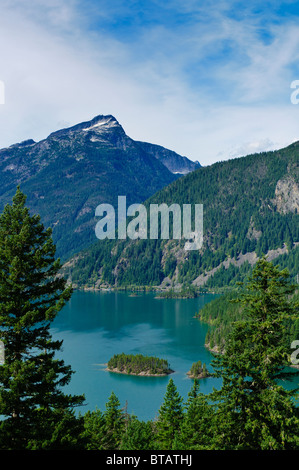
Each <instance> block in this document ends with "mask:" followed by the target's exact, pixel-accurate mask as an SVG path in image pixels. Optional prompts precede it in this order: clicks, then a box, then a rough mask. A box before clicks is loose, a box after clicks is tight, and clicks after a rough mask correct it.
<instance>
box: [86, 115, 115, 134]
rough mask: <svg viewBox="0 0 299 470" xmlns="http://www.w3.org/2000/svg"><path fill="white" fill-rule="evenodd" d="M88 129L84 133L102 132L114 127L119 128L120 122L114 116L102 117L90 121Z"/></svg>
mask: <svg viewBox="0 0 299 470" xmlns="http://www.w3.org/2000/svg"><path fill="white" fill-rule="evenodd" d="M88 124H90V125H89V126H88V127H85V128H83V129H82V130H83V131H90V130H100V131H101V130H102V128H105V129H107V128H108V129H110V128H112V127H119V123H118V121H117V120H116V119H115V118H114V117H113V116H101V117H99V118H94V119H93V120H92V121H90V122H89V123H88Z"/></svg>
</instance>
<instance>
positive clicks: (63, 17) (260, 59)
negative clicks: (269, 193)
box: [0, 0, 299, 166]
mask: <svg viewBox="0 0 299 470" xmlns="http://www.w3.org/2000/svg"><path fill="white" fill-rule="evenodd" d="M298 20H299V1H291V0H289V1H279V0H274V1H268V0H264V1H263V2H261V1H260V0H259V1H257V0H252V1H250V2H248V1H237V0H220V1H212V0H184V1H179V0H169V1H168V0H163V1H162V0H140V1H138V0H84V1H83V0H51V1H49V0H48V1H44V0H31V1H30V2H28V1H25V0H0V129H1V131H0V148H4V147H8V146H10V145H12V144H14V143H17V142H21V141H23V140H27V139H31V138H32V139H34V140H35V141H40V140H42V139H45V138H46V137H47V136H48V135H49V134H50V133H51V132H54V131H56V130H58V129H61V128H65V127H70V126H72V125H75V124H77V123H79V122H83V121H88V120H90V119H92V118H93V117H95V116H97V115H101V114H104V115H105V114H112V115H113V116H114V117H115V118H116V119H117V120H118V121H119V123H120V124H121V125H122V126H123V128H124V130H125V132H126V133H127V135H129V136H130V137H131V138H133V139H135V140H141V141H145V142H151V143H155V144H158V145H162V146H164V147H166V148H169V149H170V150H174V151H176V152H177V153H179V154H181V155H184V156H187V157H188V158H190V159H191V160H198V161H199V162H200V163H201V164H202V165H204V166H206V165H210V164H212V163H214V162H216V161H220V160H227V159H230V158H235V157H239V156H243V155H248V154H250V153H255V152H262V151H265V150H274V149H278V148H282V147H285V146H287V145H289V144H291V143H292V142H294V141H297V140H299V104H298V101H299V21H298ZM296 81H298V82H296ZM292 86H293V87H295V88H292ZM297 89H298V95H297V94H296V90H297Z"/></svg>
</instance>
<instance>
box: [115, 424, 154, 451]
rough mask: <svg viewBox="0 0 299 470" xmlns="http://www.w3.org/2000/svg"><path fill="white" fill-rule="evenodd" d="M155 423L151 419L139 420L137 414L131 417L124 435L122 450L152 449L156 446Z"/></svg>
mask: <svg viewBox="0 0 299 470" xmlns="http://www.w3.org/2000/svg"><path fill="white" fill-rule="evenodd" d="M153 428H154V425H153V423H152V422H151V421H147V422H144V421H139V420H138V419H137V418H136V417H135V416H133V417H132V418H130V419H129V422H128V425H127V427H126V430H125V432H124V433H123V435H122V440H121V444H120V450H151V449H153V448H154V432H153Z"/></svg>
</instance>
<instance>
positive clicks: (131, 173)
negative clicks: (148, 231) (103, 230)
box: [0, 115, 198, 259]
mask: <svg viewBox="0 0 299 470" xmlns="http://www.w3.org/2000/svg"><path fill="white" fill-rule="evenodd" d="M153 152H154V155H153ZM173 153H174V152H171V151H168V150H167V149H164V148H163V147H160V146H155V145H153V144H151V152H150V153H148V152H147V151H146V149H144V148H143V147H142V146H141V144H140V143H137V142H135V141H134V140H132V139H131V138H130V137H128V136H127V135H126V133H125V131H124V129H123V128H122V126H121V125H120V124H119V122H118V121H117V120H116V119H115V118H114V117H113V116H110V115H108V116H101V115H100V116H97V117H95V118H94V119H92V120H91V121H87V122H82V123H80V124H77V125H75V126H72V127H70V128H67V129H61V130H59V131H56V132H53V133H52V134H50V135H49V136H48V137H47V138H46V139H44V140H42V141H40V142H34V141H33V140H27V141H25V142H22V143H20V144H15V145H12V146H10V147H9V148H5V149H2V150H0V205H1V207H2V208H3V207H4V205H5V204H6V203H8V202H10V201H11V199H12V196H13V195H14V194H15V191H16V186H17V185H18V184H20V187H21V190H22V191H23V192H24V193H25V194H26V195H27V204H28V207H29V208H30V209H31V211H32V212H34V213H38V214H40V216H41V218H42V221H43V223H44V225H45V226H46V227H52V228H53V239H54V242H55V244H56V246H57V254H58V255H59V256H60V257H62V258H63V259H67V258H68V257H69V256H71V255H72V254H73V253H76V252H78V251H80V250H82V249H83V248H85V247H86V246H88V245H90V244H91V243H93V242H94V241H95V240H96V237H95V234H94V225H95V217H94V214H95V209H96V207H97V206H98V204H101V203H110V204H115V203H116V202H117V197H118V195H124V196H126V197H127V200H128V203H130V204H132V203H138V202H142V201H143V200H145V199H147V198H148V197H150V196H151V195H152V194H154V193H155V192H157V191H158V190H159V189H161V188H162V187H164V186H166V185H167V184H169V183H171V182H172V181H174V180H175V179H177V178H178V177H179V176H180V175H179V174H175V173H178V171H182V173H185V172H188V171H191V170H192V169H194V168H195V167H196V166H197V167H198V165H196V164H195V163H194V162H191V161H190V160H188V159H186V158H185V157H180V156H179V155H177V154H175V156H176V162H175V163H176V166H173V167H172V171H170V170H169V169H168V168H167V166H165V165H164V163H163V162H162V161H160V159H161V160H165V158H166V157H167V158H166V160H167V161H168V159H169V158H168V155H172V154H173ZM167 161H166V163H167ZM176 170H177V171H176Z"/></svg>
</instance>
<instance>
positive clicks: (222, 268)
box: [65, 142, 299, 289]
mask: <svg viewBox="0 0 299 470" xmlns="http://www.w3.org/2000/svg"><path fill="white" fill-rule="evenodd" d="M298 187H299V143H298V142H297V143H294V144H292V145H290V146H289V147H287V148H284V149H282V150H279V151H274V152H265V153H260V154H254V155H249V156H246V157H242V158H236V159H232V160H229V161H224V162H219V163H215V164H213V165H211V166H209V167H204V168H201V169H199V170H195V171H193V172H192V173H189V174H188V175H186V176H184V177H182V178H180V179H178V180H177V181H175V182H173V183H172V184H170V185H169V186H167V187H165V188H164V189H162V190H160V191H159V192H158V193H156V194H155V195H154V196H152V197H151V198H150V199H148V200H147V202H146V206H147V207H148V206H149V204H151V203H152V204H153V203H156V204H161V203H165V204H167V205H168V206H170V205H171V204H173V203H177V204H180V205H181V206H182V205H183V204H193V205H194V204H203V212H204V217H203V221H204V233H203V235H204V243H203V246H202V248H201V249H200V250H193V251H185V250H184V243H185V242H184V241H183V240H179V241H177V240H160V239H158V240H149V239H145V240H134V241H133V240H129V239H127V240H102V241H98V242H97V243H95V245H94V246H93V247H92V248H90V249H88V250H86V251H84V252H82V253H80V254H78V255H77V256H76V258H73V259H71V260H70V261H69V262H68V263H67V265H66V266H65V272H66V273H67V274H68V275H69V278H70V279H71V280H72V281H73V283H74V284H75V285H78V286H89V287H101V286H102V287H103V286H107V285H110V286H130V285H139V286H160V287H167V286H168V287H171V286H175V287H176V288H178V289H179V288H181V287H182V286H184V285H186V284H189V285H191V284H193V286H196V287H198V288H200V289H204V288H207V287H209V288H211V289H215V288H222V287H226V285H228V284H231V285H232V284H234V282H235V281H236V280H238V279H240V278H242V277H244V276H245V275H246V273H248V271H249V270H250V268H251V266H252V265H253V264H254V263H255V262H256V260H257V257H259V256H260V255H261V254H262V253H264V254H269V256H270V258H271V259H275V258H276V257H277V256H280V255H284V254H286V256H289V253H290V252H291V251H292V250H294V249H296V248H295V247H296V246H297V245H298V243H299V215H298V212H299V190H298ZM297 250H298V248H297ZM295 274H296V273H295V272H293V276H295Z"/></svg>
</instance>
